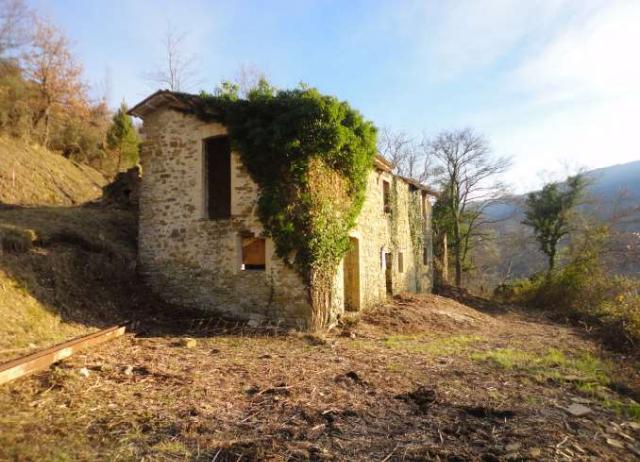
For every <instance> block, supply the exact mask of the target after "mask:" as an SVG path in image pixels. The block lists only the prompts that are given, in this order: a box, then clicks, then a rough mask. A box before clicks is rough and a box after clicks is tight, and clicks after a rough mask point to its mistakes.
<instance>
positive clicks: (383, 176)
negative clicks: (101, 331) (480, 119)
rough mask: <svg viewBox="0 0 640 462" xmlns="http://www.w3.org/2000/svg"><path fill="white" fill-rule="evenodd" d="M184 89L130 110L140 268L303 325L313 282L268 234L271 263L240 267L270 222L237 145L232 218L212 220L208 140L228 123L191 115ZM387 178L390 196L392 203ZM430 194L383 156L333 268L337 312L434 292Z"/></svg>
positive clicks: (216, 305)
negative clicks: (139, 128)
mask: <svg viewBox="0 0 640 462" xmlns="http://www.w3.org/2000/svg"><path fill="white" fill-rule="evenodd" d="M178 96H180V94H174V93H171V92H167V91H160V92H157V93H155V94H153V95H152V96H150V97H149V98H147V99H146V100H144V101H143V102H142V103H140V104H138V105H137V106H135V107H134V108H133V109H131V111H130V114H132V115H135V116H138V117H141V118H143V119H144V128H143V135H144V143H143V146H142V150H141V156H140V162H141V166H142V184H141V189H140V198H139V207H140V219H139V220H140V221H139V263H140V268H141V271H142V273H143V275H144V276H145V278H146V280H147V281H148V283H149V284H150V286H151V288H152V290H153V291H154V292H156V293H158V294H160V295H161V296H162V297H163V298H165V299H166V300H168V301H170V302H173V303H176V304H179V305H182V306H186V307H192V308H196V309H202V310H209V311H214V312H218V313H219V314H221V315H223V316H225V317H229V318H233V319H240V320H252V321H253V322H257V323H268V324H282V325H287V326H295V327H299V328H304V327H306V326H307V324H308V321H309V319H310V316H311V306H310V303H309V295H308V290H307V288H306V287H305V285H304V283H303V281H302V279H301V277H300V276H299V275H298V273H297V272H296V271H295V270H294V269H293V268H291V267H290V266H289V265H288V264H286V263H285V262H284V261H283V260H282V259H280V258H279V257H278V256H277V255H276V253H275V249H274V245H273V242H272V241H271V239H269V238H267V239H266V240H265V252H264V253H265V267H264V270H260V271H256V270H243V269H242V237H243V236H247V235H252V236H261V235H262V232H263V228H262V224H261V223H260V220H259V219H258V216H257V210H256V208H257V198H258V193H259V191H258V187H257V185H256V184H255V183H254V182H253V181H252V179H251V178H250V176H249V173H248V172H247V170H246V169H245V168H244V167H243V165H242V163H241V161H240V156H239V154H238V153H236V152H232V153H231V181H230V187H231V217H230V218H228V219H209V218H205V217H206V216H207V214H206V202H205V201H206V199H205V196H206V192H205V191H206V185H205V172H204V170H205V167H204V148H203V146H204V143H203V140H205V139H207V138H209V137H213V136H218V135H224V134H226V129H225V127H224V126H223V125H221V124H219V123H212V122H207V121H203V120H200V119H198V118H197V117H196V116H194V115H191V114H189V113H188V112H187V111H186V108H185V107H184V105H185V103H184V101H182V100H180V98H178ZM384 182H387V185H388V194H387V202H391V204H390V206H389V207H390V208H391V210H389V207H387V210H386V211H385V205H384V204H385V198H384V189H385V188H384ZM428 194H429V193H428V191H427V190H425V188H422V187H420V185H417V184H415V183H413V182H411V181H410V180H405V179H402V178H400V177H397V176H396V177H394V175H393V174H392V173H391V172H390V169H389V166H388V165H387V164H386V163H385V162H384V161H383V160H382V159H381V158H380V159H377V161H376V167H375V168H374V169H373V170H372V171H371V173H370V174H369V178H368V188H367V195H366V199H365V203H364V206H363V209H362V212H361V214H360V216H359V218H358V222H357V225H356V227H355V228H354V229H353V230H352V231H351V233H350V235H351V237H352V244H353V250H352V253H350V254H349V255H348V256H347V257H345V259H344V260H345V261H344V263H343V264H341V265H340V266H339V269H338V271H337V274H336V276H335V281H334V288H333V310H332V311H333V315H334V316H333V317H334V319H335V318H337V317H339V316H340V315H341V314H342V313H344V311H345V307H346V309H349V310H363V309H366V308H368V307H371V306H373V305H376V304H378V303H381V302H383V301H384V300H385V299H386V297H387V296H388V295H389V294H397V293H401V292H426V291H430V290H431V285H432V269H433V268H432V259H431V239H430V235H431V233H430V222H431V204H430V202H429V200H428ZM410 204H413V207H414V209H413V210H414V213H413V214H412V213H411V211H410V207H411V205H410ZM416 207H417V208H416ZM416 210H417V212H416ZM416 216H417V218H418V220H419V223H414V224H413V225H414V230H416V229H417V230H418V232H419V233H421V235H422V241H423V242H422V245H421V248H415V247H416V246H415V245H414V244H415V243H416V242H417V241H416V239H415V237H416V233H415V231H414V233H413V234H412V233H411V231H410V228H411V226H412V223H411V220H412V217H414V218H413V219H414V220H415V217H416ZM400 255H402V256H400ZM388 266H390V272H387V271H388V270H387V267H388Z"/></svg>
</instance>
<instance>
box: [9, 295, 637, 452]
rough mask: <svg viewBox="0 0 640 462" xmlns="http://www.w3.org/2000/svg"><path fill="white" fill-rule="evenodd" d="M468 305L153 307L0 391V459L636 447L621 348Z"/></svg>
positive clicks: (633, 393)
mask: <svg viewBox="0 0 640 462" xmlns="http://www.w3.org/2000/svg"><path fill="white" fill-rule="evenodd" d="M476 302H478V300H477V299H476V300H471V301H470V303H471V304H472V305H473V306H475V307H476V308H473V307H471V306H468V305H466V304H464V303H459V302H457V301H454V300H452V299H449V298H444V297H439V296H435V295H428V296H420V297H404V298H398V299H395V300H393V301H392V302H390V303H389V304H388V305H386V306H384V307H380V308H379V309H377V310H374V311H372V312H370V313H367V314H365V315H364V316H363V317H362V319H361V320H360V321H359V322H355V321H353V320H352V321H350V322H348V323H347V324H345V325H344V326H342V327H341V328H339V329H335V330H334V331H333V332H331V333H330V334H328V335H326V336H322V337H319V336H312V335H306V334H300V333H295V332H289V333H282V332H278V331H277V330H270V331H256V330H246V329H244V328H243V327H241V326H235V327H234V326H223V325H219V324H217V323H216V322H215V321H212V320H210V319H187V318H184V317H170V316H168V317H166V318H163V319H158V320H156V321H155V322H150V323H147V324H146V325H144V326H142V327H141V329H140V330H139V333H138V336H137V337H135V336H133V335H129V336H127V337H125V338H122V339H119V340H117V341H115V342H113V343H111V344H105V345H103V346H101V347H100V348H98V349H96V350H95V351H93V352H90V353H88V354H85V355H78V356H75V357H73V358H72V359H70V360H69V361H67V362H64V363H62V364H60V365H58V366H57V367H54V368H52V369H51V370H50V371H47V372H44V373H41V374H39V375H36V376H34V377H31V378H27V379H25V380H21V381H19V382H15V383H12V384H9V385H8V386H6V387H4V388H2V389H0V459H2V460H5V459H6V460H25V461H26V460H142V459H144V460H154V461H155V460H157V461H177V460H197V461H200V460H201V461H216V462H221V461H225V462H226V461H234V462H235V461H239V460H240V461H303V460H315V461H347V460H348V461H371V460H375V461H385V462H386V461H426V460H441V461H444V460H446V461H467V460H470V461H475V460H478V461H500V460H588V461H596V460H597V461H602V460H610V461H621V460H625V461H626V460H635V459H637V458H639V456H640V443H639V441H640V423H638V421H639V419H640V407H639V406H638V404H637V403H636V402H635V401H634V398H635V399H638V395H637V393H638V389H639V388H640V382H639V381H638V371H637V366H636V363H634V362H633V361H632V358H626V357H620V356H612V355H610V354H608V353H606V352H603V351H601V350H600V349H599V348H598V346H597V344H595V343H593V342H592V341H590V340H589V339H587V338H585V337H584V336H583V333H582V332H579V331H576V330H574V329H571V328H567V327H562V326H558V325H555V324H551V323H549V322H547V321H546V320H545V319H541V318H536V317H530V316H528V315H526V314H523V313H521V312H518V311H515V310H514V311H509V310H505V309H503V308H501V307H495V306H492V305H490V304H488V303H486V302H482V303H476ZM185 336H189V337H193V338H195V339H196V343H195V345H194V344H193V342H187V341H186V340H185V338H184V337H185Z"/></svg>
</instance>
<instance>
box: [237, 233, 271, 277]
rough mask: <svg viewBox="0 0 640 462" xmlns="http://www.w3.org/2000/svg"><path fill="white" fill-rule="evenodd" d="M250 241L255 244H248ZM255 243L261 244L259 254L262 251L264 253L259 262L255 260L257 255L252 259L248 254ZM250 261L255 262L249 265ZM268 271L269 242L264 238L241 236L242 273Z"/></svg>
mask: <svg viewBox="0 0 640 462" xmlns="http://www.w3.org/2000/svg"><path fill="white" fill-rule="evenodd" d="M249 240H251V241H253V242H251V243H247V241H249ZM255 243H259V245H258V252H260V251H261V253H262V258H258V260H257V261H256V260H255V255H252V256H251V257H250V256H249V255H248V254H247V252H246V249H247V248H248V247H249V246H251V245H253V244H255ZM260 248H261V250H260ZM254 251H255V250H254ZM249 260H253V261H252V262H250V263H249V262H248V261H249ZM266 269H267V240H266V239H265V238H264V237H254V236H241V237H240V270H241V271H266Z"/></svg>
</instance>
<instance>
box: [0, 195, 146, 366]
mask: <svg viewBox="0 0 640 462" xmlns="http://www.w3.org/2000/svg"><path fill="white" fill-rule="evenodd" d="M135 261H136V217H135V214H134V213H132V212H130V211H126V210H116V209H108V208H101V207H100V208H99V207H37V208H35V207H31V208H20V207H15V208H10V209H6V210H2V209H0V319H2V322H1V323H0V361H3V360H6V359H9V358H12V357H14V356H20V355H23V354H26V353H29V352H32V351H33V350H36V349H40V348H43V347H46V346H49V345H51V344H53V343H59V342H62V341H65V340H69V339H71V338H73V337H76V336H79V335H83V334H86V333H89V332H90V331H92V330H95V329H98V328H104V327H106V326H108V325H112V324H114V323H116V322H118V321H120V320H122V319H124V317H125V316H127V315H128V314H129V313H130V312H131V308H132V303H137V302H138V299H137V298H136V297H135V295H136V294H137V293H138V290H139V288H138V286H137V278H136V274H135ZM141 305H142V304H141Z"/></svg>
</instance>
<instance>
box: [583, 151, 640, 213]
mask: <svg viewBox="0 0 640 462" xmlns="http://www.w3.org/2000/svg"><path fill="white" fill-rule="evenodd" d="M586 175H587V177H588V178H590V179H591V180H592V181H593V184H592V185H591V186H590V187H589V192H590V193H591V194H593V195H595V196H596V197H600V198H602V199H603V201H604V200H605V199H606V200H608V201H611V200H615V199H616V197H617V196H619V195H620V194H625V195H626V198H627V199H626V200H627V201H628V202H633V201H635V202H636V203H637V202H640V160H636V161H635V162H629V163H627V164H619V165H612V166H611V167H604V168H599V169H596V170H591V171H589V172H587V173H586Z"/></svg>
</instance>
